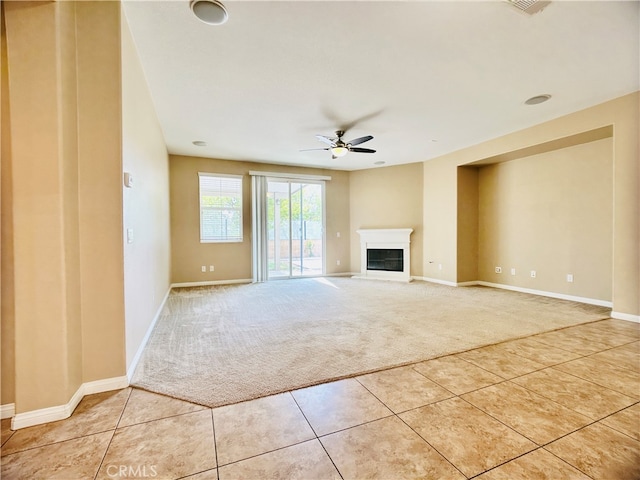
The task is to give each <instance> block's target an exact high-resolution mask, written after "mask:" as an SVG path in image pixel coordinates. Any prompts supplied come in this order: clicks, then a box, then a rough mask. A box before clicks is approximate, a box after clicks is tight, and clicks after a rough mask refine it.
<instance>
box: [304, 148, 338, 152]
mask: <svg viewBox="0 0 640 480" xmlns="http://www.w3.org/2000/svg"><path fill="white" fill-rule="evenodd" d="M314 150H331V149H330V148H305V149H303V150H299V151H300V152H312V151H314Z"/></svg>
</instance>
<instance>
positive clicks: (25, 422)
mask: <svg viewBox="0 0 640 480" xmlns="http://www.w3.org/2000/svg"><path fill="white" fill-rule="evenodd" d="M128 385H129V380H128V379H127V377H114V378H106V379H104V380H96V381H93V382H87V383H83V384H82V385H80V388H78V390H76V392H75V393H74V394H73V396H72V397H71V399H70V400H69V401H68V402H67V403H65V404H64V405H57V406H55V407H48V408H41V409H39V410H32V411H30V412H23V413H17V414H15V415H14V416H13V419H12V420H11V430H19V429H21V428H25V427H32V426H33V425H40V424H43V423H49V422H55V421H58V420H64V419H65V418H69V417H70V416H71V414H72V413H73V411H74V410H75V409H76V407H77V406H78V404H79V403H80V401H81V400H82V398H83V397H84V396H85V395H90V394H92V393H101V392H108V391H111V390H119V389H121V388H125V387H127V386H128ZM14 413H15V412H14Z"/></svg>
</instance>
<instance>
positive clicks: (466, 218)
mask: <svg viewBox="0 0 640 480" xmlns="http://www.w3.org/2000/svg"><path fill="white" fill-rule="evenodd" d="M457 173H458V191H457V193H458V200H457V201H458V204H457V205H458V224H457V247H458V256H457V259H456V261H457V265H456V267H457V272H458V277H457V282H459V283H462V282H473V281H475V280H478V278H479V277H478V227H479V225H478V169H477V168H473V167H458V171H457Z"/></svg>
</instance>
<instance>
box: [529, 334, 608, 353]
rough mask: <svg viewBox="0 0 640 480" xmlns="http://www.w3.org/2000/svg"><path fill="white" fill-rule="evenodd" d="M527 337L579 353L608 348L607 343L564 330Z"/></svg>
mask: <svg viewBox="0 0 640 480" xmlns="http://www.w3.org/2000/svg"><path fill="white" fill-rule="evenodd" d="M529 338H531V339H532V340H535V341H536V342H541V343H544V344H545V345H549V346H550V347H554V348H560V349H562V350H568V351H569V352H573V353H577V354H579V355H590V354H592V353H596V352H600V351H602V350H606V349H607V348H609V347H608V346H607V345H605V344H602V343H599V342H597V341H595V340H593V339H588V338H583V337H579V336H576V335H572V334H571V333H568V332H566V331H565V330H556V331H553V332H547V333H541V334H539V335H534V336H533V337H529Z"/></svg>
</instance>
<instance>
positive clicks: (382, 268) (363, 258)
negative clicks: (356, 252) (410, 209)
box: [356, 228, 413, 282]
mask: <svg viewBox="0 0 640 480" xmlns="http://www.w3.org/2000/svg"><path fill="white" fill-rule="evenodd" d="M357 232H358V234H359V235H360V275H356V277H357V278H371V279H379V280H395V281H400V282H410V281H411V257H410V248H409V246H410V243H411V240H410V236H411V232H413V229H412V228H378V229H361V230H357Z"/></svg>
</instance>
